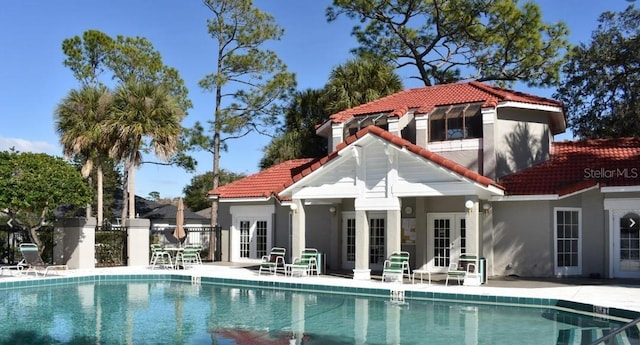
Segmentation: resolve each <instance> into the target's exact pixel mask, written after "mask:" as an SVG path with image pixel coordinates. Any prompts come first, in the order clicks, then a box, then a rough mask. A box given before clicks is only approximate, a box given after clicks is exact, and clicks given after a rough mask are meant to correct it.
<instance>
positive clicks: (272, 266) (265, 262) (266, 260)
mask: <svg viewBox="0 0 640 345" xmlns="http://www.w3.org/2000/svg"><path fill="white" fill-rule="evenodd" d="M286 252H287V250H286V249H284V248H280V247H273V248H271V251H270V252H269V255H264V256H263V257H262V262H261V263H260V269H258V275H260V274H262V270H266V271H269V273H272V274H274V275H275V274H276V273H277V272H278V269H281V270H282V271H283V272H284V270H285V260H284V257H285V254H286Z"/></svg>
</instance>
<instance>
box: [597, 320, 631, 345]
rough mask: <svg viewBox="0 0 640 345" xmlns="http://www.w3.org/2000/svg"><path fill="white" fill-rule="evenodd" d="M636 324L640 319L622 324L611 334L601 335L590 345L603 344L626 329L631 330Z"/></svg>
mask: <svg viewBox="0 0 640 345" xmlns="http://www.w3.org/2000/svg"><path fill="white" fill-rule="evenodd" d="M638 323H640V317H639V318H637V319H635V320H633V321H629V322H627V323H626V324H624V325H623V326H622V327H620V328H618V329H616V330H614V331H613V332H611V333H609V334H607V335H603V336H602V337H600V338H598V339H596V340H594V341H593V342H592V343H591V345H598V344H601V343H604V342H605V341H607V340H609V339H611V338H613V337H615V336H617V335H618V334H620V333H622V332H624V331H626V330H627V329H628V328H631V327H633V326H635V325H637V324H638Z"/></svg>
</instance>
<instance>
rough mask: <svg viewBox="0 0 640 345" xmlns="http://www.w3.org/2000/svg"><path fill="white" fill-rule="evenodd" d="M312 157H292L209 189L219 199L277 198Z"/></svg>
mask: <svg viewBox="0 0 640 345" xmlns="http://www.w3.org/2000/svg"><path fill="white" fill-rule="evenodd" d="M313 160H314V159H312V158H304V159H293V160H289V161H286V162H283V163H280V164H276V165H274V166H272V167H269V168H267V169H265V170H262V171H260V172H258V173H255V174H253V175H250V176H247V177H245V178H242V179H240V180H237V181H234V182H231V183H229V184H226V185H224V186H220V187H218V188H216V189H214V190H211V191H209V193H208V195H217V196H218V197H219V198H221V199H234V198H235V199H237V198H269V197H271V196H273V197H276V198H277V194H278V193H280V192H281V191H282V190H283V189H284V188H286V187H287V186H289V185H291V184H292V183H293V180H292V177H293V176H294V175H297V174H298V173H299V171H300V169H304V168H305V167H306V165H307V164H308V163H309V162H312V161H313Z"/></svg>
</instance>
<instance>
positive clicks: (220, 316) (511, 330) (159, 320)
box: [0, 281, 620, 345]
mask: <svg viewBox="0 0 640 345" xmlns="http://www.w3.org/2000/svg"><path fill="white" fill-rule="evenodd" d="M618 327H620V324H619V323H617V322H614V321H609V320H604V319H600V318H597V317H593V316H587V315H581V314H577V313H570V312H564V311H558V310H555V309H550V308H539V307H523V306H496V305H488V304H484V305H483V304H463V303H447V302H443V301H425V300H408V301H407V302H405V303H404V304H401V303H395V302H391V301H390V300H389V298H381V297H365V296H350V295H344V294H329V293H305V292H297V291H289V290H271V289H259V288H244V287H243V288H238V287H229V286H222V285H215V284H202V285H192V284H190V283H183V282H173V281H167V282H158V281H155V282H144V281H141V282H138V281H136V282H128V283H127V282H101V283H86V284H78V285H73V284H69V285H59V286H46V287H30V288H19V289H12V290H4V291H0V345H1V344H220V345H234V344H237V345H246V344H260V345H269V344H283V345H290V344H322V345H331V344H449V345H452V344H536V345H540V344H572V343H578V344H579V343H580V342H581V341H586V340H588V339H587V338H591V340H595V339H596V338H597V337H599V336H601V335H602V334H603V332H606V331H607V330H608V329H612V328H618Z"/></svg>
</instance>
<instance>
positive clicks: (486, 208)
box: [482, 202, 491, 214]
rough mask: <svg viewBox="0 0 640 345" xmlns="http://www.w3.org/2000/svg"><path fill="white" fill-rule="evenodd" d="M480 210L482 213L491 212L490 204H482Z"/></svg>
mask: <svg viewBox="0 0 640 345" xmlns="http://www.w3.org/2000/svg"><path fill="white" fill-rule="evenodd" d="M482 211H483V212H484V214H489V213H490V212H491V204H490V203H488V202H486V203H484V204H482Z"/></svg>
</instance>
